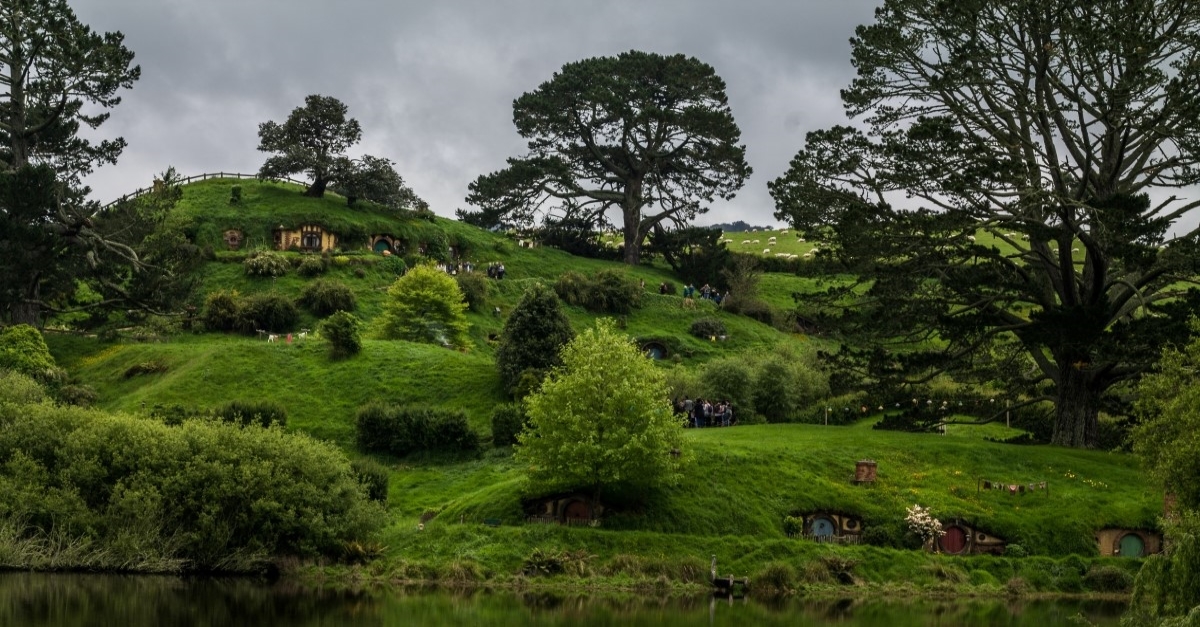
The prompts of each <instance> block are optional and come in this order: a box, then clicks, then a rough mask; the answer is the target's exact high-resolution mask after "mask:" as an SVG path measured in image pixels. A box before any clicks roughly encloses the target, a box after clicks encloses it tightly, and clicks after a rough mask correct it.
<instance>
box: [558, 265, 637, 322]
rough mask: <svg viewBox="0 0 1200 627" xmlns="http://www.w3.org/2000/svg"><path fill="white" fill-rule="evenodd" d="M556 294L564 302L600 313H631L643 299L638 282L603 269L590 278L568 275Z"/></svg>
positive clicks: (560, 281) (624, 275) (565, 273)
mask: <svg viewBox="0 0 1200 627" xmlns="http://www.w3.org/2000/svg"><path fill="white" fill-rule="evenodd" d="M554 291H555V293H557V294H558V297H559V298H561V299H563V301H565V302H567V303H570V304H572V305H578V306H580V307H583V308H584V309H587V310H588V311H591V312H596V313H609V314H618V315H624V314H628V313H630V312H632V311H633V310H634V308H636V307H638V306H639V305H640V304H641V300H642V288H641V287H640V286H639V285H638V282H637V281H636V280H634V279H633V278H631V277H629V276H628V275H627V274H625V273H622V272H618V271H616V270H601V271H599V272H597V273H596V274H595V276H592V277H590V278H589V277H587V276H584V275H583V274H580V273H578V272H573V271H568V272H564V273H563V274H562V275H561V276H559V277H558V280H557V281H556V282H555V283H554Z"/></svg>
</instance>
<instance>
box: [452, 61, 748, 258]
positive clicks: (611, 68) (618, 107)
mask: <svg viewBox="0 0 1200 627" xmlns="http://www.w3.org/2000/svg"><path fill="white" fill-rule="evenodd" d="M513 122H514V123H515V124H516V126H517V132H518V133H520V135H521V136H522V137H524V138H526V139H527V140H528V146H529V152H528V153H527V154H526V155H525V156H523V157H518V158H510V159H508V167H507V168H505V169H503V170H500V171H499V172H493V173H491V174H487V175H484V176H480V177H479V178H478V179H476V180H475V181H474V182H473V183H471V185H470V195H469V196H467V202H469V203H471V204H473V205H476V206H478V207H479V208H480V210H479V211H477V212H462V211H459V212H458V213H459V217H460V218H461V219H463V220H466V221H469V222H472V223H474V224H477V225H479V226H484V227H494V226H501V225H513V226H520V227H528V226H532V225H533V224H534V223H535V222H536V221H537V220H538V219H539V218H543V217H545V216H547V215H553V216H555V217H557V218H559V219H562V218H581V219H584V220H586V221H587V222H589V223H591V224H593V225H595V226H596V227H600V226H603V225H605V224H607V220H608V218H607V217H606V216H607V214H609V212H610V211H611V212H615V213H617V214H619V217H620V220H621V224H622V226H623V231H624V236H625V262H626V263H629V264H636V263H637V262H638V257H639V255H640V252H641V247H642V242H643V241H644V240H645V238H646V235H647V233H649V232H650V229H651V228H653V227H654V226H655V225H658V224H660V223H663V222H664V221H665V222H670V223H674V224H677V225H682V224H687V223H689V222H690V221H691V220H693V219H694V218H695V217H696V216H697V215H699V214H701V213H704V212H705V211H707V207H705V206H704V204H705V203H709V202H712V200H713V199H714V198H718V197H719V198H724V199H730V198H733V196H734V194H735V193H736V192H737V190H739V189H741V187H742V184H743V183H744V182H745V180H746V177H747V176H749V175H750V166H749V165H747V164H746V158H745V157H746V148H745V146H741V145H738V143H737V142H738V140H739V138H740V137H741V131H740V130H739V129H738V127H737V124H735V123H734V121H733V114H732V113H731V112H730V110H729V101H728V99H727V98H726V96H725V82H724V81H722V80H721V78H720V77H719V76H717V74H716V72H715V71H714V70H713V68H712V66H710V65H708V64H705V63H702V62H701V61H699V60H697V59H695V58H693V57H685V56H683V55H679V54H677V55H672V56H662V55H658V54H653V53H647V52H638V51H630V52H625V53H622V54H620V55H618V56H616V57H596V58H592V59H585V60H583V61H577V62H575V63H568V64H567V65H564V66H563V68H562V70H560V71H559V72H558V73H556V74H555V75H554V77H553V78H551V79H550V80H549V81H546V82H545V83H542V85H541V86H540V87H538V88H537V89H536V90H534V91H532V92H529V93H527V94H525V95H523V96H521V97H520V98H517V99H516V101H514V102H513Z"/></svg>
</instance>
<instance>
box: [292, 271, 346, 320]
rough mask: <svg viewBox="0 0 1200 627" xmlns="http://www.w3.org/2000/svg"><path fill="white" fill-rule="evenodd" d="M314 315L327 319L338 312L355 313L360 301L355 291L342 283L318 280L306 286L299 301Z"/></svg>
mask: <svg viewBox="0 0 1200 627" xmlns="http://www.w3.org/2000/svg"><path fill="white" fill-rule="evenodd" d="M297 302H298V303H299V304H300V306H301V307H304V308H305V309H307V310H309V311H311V312H313V315H315V316H320V317H325V316H329V315H331V314H333V313H335V312H338V311H354V309H355V307H357V306H358V301H357V299H356V298H355V296H354V290H351V289H350V287H349V286H347V285H346V284H345V283H342V282H340V281H333V280H324V279H317V280H316V281H313V282H311V283H309V284H307V285H305V286H304V289H303V290H301V292H300V298H299V300H298V301H297Z"/></svg>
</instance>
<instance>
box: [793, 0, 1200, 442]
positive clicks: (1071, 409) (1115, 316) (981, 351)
mask: <svg viewBox="0 0 1200 627" xmlns="http://www.w3.org/2000/svg"><path fill="white" fill-rule="evenodd" d="M1198 44H1200V5H1198V4H1196V3H1194V2H1187V1H1182V0H1011V1H1007V2H993V1H988V0H955V1H953V2H951V1H946V0H887V2H885V3H884V5H883V7H881V8H880V9H878V10H877V11H876V22H875V23H874V24H871V25H867V26H861V27H859V28H858V30H857V31H856V36H855V37H854V38H853V39H852V40H851V45H852V61H853V64H854V66H855V68H856V69H857V73H858V74H857V78H856V79H855V80H854V81H853V82H852V83H851V85H850V86H849V88H847V89H845V90H844V91H843V92H842V100H843V102H844V104H845V107H846V110H847V112H848V114H849V115H850V116H851V117H854V118H857V119H858V122H857V124H856V125H855V126H853V127H849V126H838V127H834V128H830V129H827V130H821V131H815V132H812V133H810V134H809V135H808V137H807V140H806V145H805V147H804V148H803V149H802V150H801V151H800V152H799V154H797V155H796V157H795V159H794V160H793V161H792V163H791V167H790V169H789V170H788V171H787V172H786V173H785V174H784V175H783V176H782V177H781V178H779V179H778V180H776V181H774V182H772V183H771V184H770V189H771V193H772V195H773V196H774V197H775V201H776V204H777V213H776V216H777V217H779V218H780V219H786V220H789V221H790V222H792V223H793V224H794V225H795V226H796V227H797V228H798V229H801V230H804V231H807V232H809V233H814V234H820V235H822V236H827V237H829V238H830V240H831V246H830V248H829V252H828V253H825V254H828V255H831V256H832V257H833V258H835V259H838V260H841V261H843V262H845V263H846V264H847V266H848V267H849V268H851V269H853V270H854V271H856V272H858V273H859V276H860V278H861V282H862V285H863V286H864V287H863V288H862V289H858V288H857V287H856V286H846V289H844V290H834V291H833V292H832V293H831V295H832V296H833V297H834V299H835V300H834V301H831V302H830V304H834V305H838V306H843V307H845V306H848V307H847V309H846V312H847V313H846V315H845V316H843V317H842V318H841V319H840V320H838V321H837V322H841V323H844V324H846V325H848V326H850V327H852V328H853V329H854V331H855V332H856V333H858V334H859V338H860V339H861V340H864V341H863V342H860V344H859V346H860V348H861V347H863V346H867V347H868V348H867V349H866V350H862V351H857V352H856V351H853V350H849V349H848V350H846V351H843V352H842V354H841V356H842V357H843V358H849V357H857V358H860V359H857V360H855V361H856V362H857V364H858V365H861V366H863V367H864V368H865V369H866V371H867V372H869V374H870V375H871V376H873V377H879V378H884V379H896V378H900V379H904V380H907V381H908V382H914V381H919V380H924V379H928V378H930V377H932V376H935V375H936V374H937V373H939V372H942V371H944V370H945V369H954V370H956V371H958V372H959V373H960V374H961V376H968V375H970V374H974V375H978V376H979V377H981V378H988V379H991V380H993V381H995V382H996V383H999V384H1001V385H1005V386H1008V387H1009V389H1010V390H1012V391H1013V394H1014V395H1020V396H1021V397H1022V399H1023V400H1025V401H1028V402H1033V401H1039V400H1048V401H1050V402H1052V403H1053V404H1054V407H1055V416H1056V418H1055V429H1054V436H1053V440H1054V442H1055V443H1058V444H1063V445H1068V446H1085V447H1086V446H1093V445H1094V444H1095V443H1096V438H1097V415H1098V412H1099V410H1100V409H1101V408H1102V406H1103V403H1104V402H1105V401H1106V393H1108V392H1110V391H1112V390H1114V387H1116V386H1120V385H1121V384H1123V383H1124V382H1127V381H1129V380H1131V379H1134V378H1137V377H1138V376H1139V375H1140V374H1141V373H1143V372H1145V371H1146V370H1147V369H1148V368H1150V367H1151V365H1152V360H1153V356H1154V355H1155V354H1156V353H1157V350H1156V349H1157V347H1159V346H1160V345H1161V343H1162V342H1163V341H1164V340H1165V339H1167V338H1178V337H1181V336H1182V335H1183V334H1184V333H1185V332H1186V329H1185V328H1184V326H1183V324H1182V321H1183V319H1184V318H1185V317H1186V316H1185V315H1182V312H1183V311H1184V310H1187V309H1190V308H1191V306H1192V305H1193V304H1194V303H1195V302H1196V300H1197V299H1196V298H1194V297H1193V296H1191V295H1194V294H1195V292H1194V291H1192V292H1190V293H1185V292H1184V288H1185V287H1187V286H1189V285H1190V284H1192V283H1194V277H1195V276H1196V270H1197V267H1196V262H1197V259H1198V257H1197V255H1196V250H1197V246H1196V244H1197V235H1198V232H1197V231H1196V230H1195V229H1193V228H1191V227H1190V226H1186V225H1185V224H1184V223H1181V219H1182V218H1185V216H1188V214H1189V213H1190V212H1192V210H1193V209H1195V208H1196V207H1197V205H1200V200H1196V199H1194V198H1192V199H1187V198H1179V197H1176V196H1174V195H1168V193H1166V192H1164V191H1163V190H1169V189H1171V188H1180V187H1184V186H1189V185H1193V184H1195V183H1197V182H1200V169H1198V167H1197V166H1200V161H1198V157H1200V153H1198V152H1197V148H1198V147H1200V45H1198ZM1185 222H1186V221H1185ZM1172 225H1175V227H1174V229H1172ZM1189 294H1191V295H1189Z"/></svg>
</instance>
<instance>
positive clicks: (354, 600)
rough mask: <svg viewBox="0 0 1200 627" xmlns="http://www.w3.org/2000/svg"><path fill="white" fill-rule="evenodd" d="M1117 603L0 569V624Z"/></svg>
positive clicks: (612, 617)
mask: <svg viewBox="0 0 1200 627" xmlns="http://www.w3.org/2000/svg"><path fill="white" fill-rule="evenodd" d="M1123 609H1124V606H1123V605H1122V604H1120V603H1103V602H1087V603H1083V602H1071V601H1058V602H1049V601H1004V600H965V601H913V602H899V601H897V602H889V601H886V600H878V599H876V600H834V601H801V600H794V599H792V600H786V601H782V602H774V603H761V602H756V601H746V600H742V599H736V600H726V599H711V598H708V597H691V598H683V599H678V598H676V599H661V598H653V597H646V596H641V595H633V594H629V595H605V596H584V595H573V594H563V593H556V592H546V591H527V592H522V593H511V592H497V591H488V590H478V589H475V590H467V591H445V590H441V591H430V590H375V591H364V592H347V591H333V590H313V589H307V588H300V587H296V586H290V585H286V584H266V583H263V582H258V581H252V580H245V579H180V578H175V577H144V576H138V577H133V576H128V577H122V576H112V575H43V574H26V573H9V574H0V625H21V626H24V627H91V626H93V625H95V626H97V627H100V626H103V627H109V626H112V625H120V626H123V627H151V626H153V627H158V626H159V625H171V626H175V627H209V626H212V627H218V626H219V627H241V626H247V627H249V626H255V627H257V626H295V627H318V626H319V627H342V626H350V625H354V626H356V627H374V626H390V625H472V626H489V625H497V626H499V625H505V626H508V625H545V626H558V625H563V626H566V625H571V626H576V625H580V626H586V627H592V626H605V625H622V626H624V625H632V626H638V625H647V626H650V625H653V626H656V627H657V626H671V627H673V626H683V625H746V624H755V625H801V626H805V625H812V626H825V625H840V626H846V627H876V626H879V627H882V626H888V627H905V626H907V625H912V626H922V627H924V626H927V625H933V626H947V627H948V626H964V627H972V626H989V627H990V626H993V625H998V626H1009V627H1022V626H1036V627H1050V626H1053V625H1067V624H1071V618H1072V617H1074V616H1076V615H1080V614H1081V615H1082V616H1083V617H1084V618H1086V619H1087V620H1088V621H1090V622H1091V623H1093V624H1095V625H1100V626H1109V625H1117V624H1118V623H1119V617H1120V613H1121V612H1122V611H1123Z"/></svg>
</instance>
